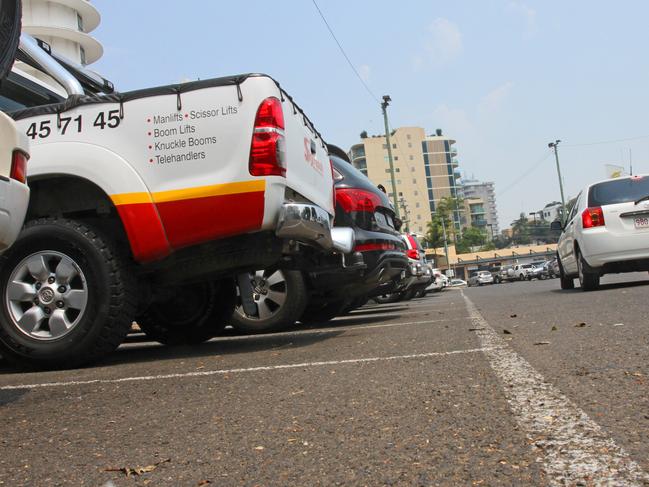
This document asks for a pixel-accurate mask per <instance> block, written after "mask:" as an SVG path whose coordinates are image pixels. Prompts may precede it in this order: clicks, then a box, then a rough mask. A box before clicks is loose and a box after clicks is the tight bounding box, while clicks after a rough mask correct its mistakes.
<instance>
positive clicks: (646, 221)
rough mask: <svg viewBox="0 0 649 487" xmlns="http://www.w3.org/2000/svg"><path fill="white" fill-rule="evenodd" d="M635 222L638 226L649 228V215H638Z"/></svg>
mask: <svg viewBox="0 0 649 487" xmlns="http://www.w3.org/2000/svg"><path fill="white" fill-rule="evenodd" d="M633 224H634V225H635V227H636V228H649V216H636V217H635V218H634V219H633Z"/></svg>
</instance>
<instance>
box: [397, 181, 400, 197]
mask: <svg viewBox="0 0 649 487" xmlns="http://www.w3.org/2000/svg"><path fill="white" fill-rule="evenodd" d="M397 184H401V179H397ZM399 196H401V195H399Z"/></svg>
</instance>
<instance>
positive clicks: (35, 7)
mask: <svg viewBox="0 0 649 487" xmlns="http://www.w3.org/2000/svg"><path fill="white" fill-rule="evenodd" d="M100 20H101V16H100V15H99V11H98V10H97V9H96V8H95V7H94V6H93V5H92V4H91V3H90V2H89V1H88V0H23V31H24V32H27V33H28V34H31V35H32V36H34V37H37V38H39V39H41V40H43V41H45V42H47V43H48V44H49V45H50V46H52V49H54V50H55V51H56V52H58V53H59V54H62V55H63V56H65V57H67V58H69V59H70V60H72V61H75V62H77V63H79V64H82V65H84V66H85V65H87V64H91V63H94V62H95V61H97V60H98V59H99V58H100V57H101V56H102V55H103V53H104V48H103V47H102V45H101V44H100V43H99V42H98V41H97V40H96V39H95V38H94V37H92V36H91V35H90V32H92V31H93V30H95V29H96V28H97V26H98V25H99V22H100Z"/></svg>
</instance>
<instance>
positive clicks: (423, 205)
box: [349, 127, 462, 234]
mask: <svg viewBox="0 0 649 487" xmlns="http://www.w3.org/2000/svg"><path fill="white" fill-rule="evenodd" d="M390 143H391V144H392V156H393V161H394V173H395V174H394V175H395V180H396V192H397V200H398V201H399V202H400V203H399V206H400V208H399V213H400V215H401V219H402V220H403V221H404V222H405V223H407V225H408V229H409V231H410V232H413V233H418V234H424V233H426V226H427V223H428V222H429V221H430V220H431V215H432V214H433V213H434V212H435V209H436V205H437V204H438V203H439V201H440V200H441V199H442V198H445V197H453V198H456V197H457V196H458V194H459V190H460V181H459V179H460V173H459V170H458V161H457V159H456V156H457V149H456V148H455V147H454V144H455V141H454V140H453V139H451V138H448V137H445V136H443V135H442V131H441V130H438V131H437V133H436V134H435V135H426V133H425V131H424V129H423V128H421V127H400V128H398V129H396V130H394V131H393V133H392V134H391V135H390ZM349 156H350V159H351V160H352V163H353V164H354V166H355V167H357V168H358V169H359V170H361V171H362V172H363V173H364V174H365V175H366V176H367V177H369V178H370V180H372V182H374V184H377V185H378V184H382V185H383V186H385V188H386V189H387V191H388V193H390V198H391V199H392V182H391V180H390V169H389V167H390V166H389V160H388V146H387V142H386V138H385V137H384V136H369V137H364V138H362V139H361V141H360V143H358V144H355V145H354V146H353V147H352V148H351V150H350V151H349ZM453 217H454V221H455V224H456V226H457V227H458V228H459V227H460V225H461V222H462V211H461V210H460V211H456V212H455V214H454V215H453Z"/></svg>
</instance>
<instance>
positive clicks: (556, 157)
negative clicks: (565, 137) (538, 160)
mask: <svg viewBox="0 0 649 487" xmlns="http://www.w3.org/2000/svg"><path fill="white" fill-rule="evenodd" d="M559 142H561V141H560V140H558V139H557V140H555V141H554V142H550V143H549V144H548V147H549V148H550V149H554V160H555V161H556V162H557V175H558V176H559V190H560V191H561V225H565V224H566V199H565V198H564V197H563V179H562V178H561V168H560V167H559V153H558V152H557V147H558V146H559Z"/></svg>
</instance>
